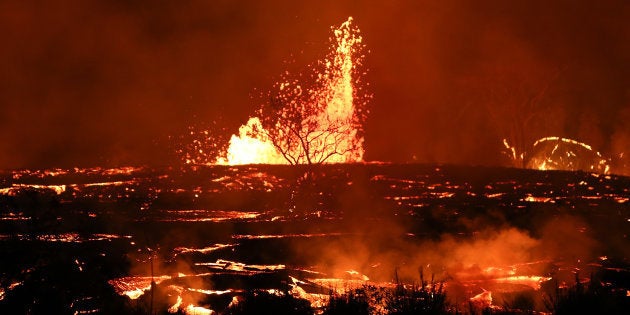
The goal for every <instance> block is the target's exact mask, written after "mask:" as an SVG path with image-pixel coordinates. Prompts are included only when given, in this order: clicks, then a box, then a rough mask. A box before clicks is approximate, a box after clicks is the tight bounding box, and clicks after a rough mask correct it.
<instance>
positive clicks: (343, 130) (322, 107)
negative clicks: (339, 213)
mask: <svg viewBox="0 0 630 315" xmlns="http://www.w3.org/2000/svg"><path fill="white" fill-rule="evenodd" d="M351 21H352V20H351V19H349V20H348V21H347V22H345V23H343V24H342V26H341V27H340V28H337V29H334V36H333V37H332V38H331V41H332V42H333V46H332V48H333V49H332V50H331V52H330V53H329V55H328V56H327V57H326V58H325V59H323V60H321V61H320V62H318V63H317V64H315V65H314V66H311V67H310V70H311V72H310V73H308V74H307V75H305V76H303V75H299V76H298V77H297V78H295V79H286V78H285V79H284V80H281V82H280V83H277V84H276V85H275V86H274V89H273V90H274V91H275V92H272V93H270V94H269V95H267V100H266V101H265V102H263V105H262V106H261V108H260V109H259V112H258V117H260V122H261V126H262V129H263V130H259V131H258V132H263V133H264V136H265V137H266V138H267V139H269V140H270V141H271V143H273V145H274V147H275V148H276V149H277V151H278V152H279V153H280V154H281V155H282V156H283V157H284V158H285V159H286V160H287V161H288V162H289V163H290V164H321V163H325V162H355V161H360V160H361V159H362V157H363V135H362V132H363V123H364V121H365V119H366V117H367V111H366V110H365V106H366V104H367V101H368V100H369V99H370V95H368V94H367V93H365V92H364V91H363V89H362V85H363V84H362V81H361V80H362V77H363V76H364V75H365V72H361V71H362V70H361V62H362V59H363V55H362V54H361V51H362V49H363V45H362V44H361V37H360V36H359V35H358V30H357V29H356V28H353V27H352V25H351ZM287 75H288V74H287Z"/></svg>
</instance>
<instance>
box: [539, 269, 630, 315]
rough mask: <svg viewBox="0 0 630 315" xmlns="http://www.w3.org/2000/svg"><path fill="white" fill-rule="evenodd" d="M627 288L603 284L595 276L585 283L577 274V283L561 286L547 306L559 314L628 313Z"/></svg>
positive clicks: (550, 296) (629, 305)
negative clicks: (621, 288)
mask: <svg viewBox="0 0 630 315" xmlns="http://www.w3.org/2000/svg"><path fill="white" fill-rule="evenodd" d="M627 294H628V293H627V292H626V290H619V289H615V288H613V287H610V286H605V285H603V284H602V283H601V282H600V281H599V280H598V279H597V277H595V276H591V279H590V281H589V282H588V283H583V282H582V281H581V280H580V278H579V274H578V273H576V274H575V285H573V286H571V287H569V288H560V287H558V286H557V285H556V292H555V294H553V295H549V297H548V299H547V301H546V306H547V308H548V309H549V310H550V311H552V312H553V313H554V314H557V315H564V314H627V312H628V310H630V297H628V295H627Z"/></svg>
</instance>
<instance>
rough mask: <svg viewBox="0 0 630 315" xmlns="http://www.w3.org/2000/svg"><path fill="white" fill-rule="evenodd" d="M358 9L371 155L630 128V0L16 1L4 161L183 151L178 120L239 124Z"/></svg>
mask: <svg viewBox="0 0 630 315" xmlns="http://www.w3.org/2000/svg"><path fill="white" fill-rule="evenodd" d="M348 16H353V17H354V20H355V23H356V25H357V26H358V27H359V28H360V29H361V31H362V33H363V38H364V42H365V44H366V45H367V48H368V50H370V53H369V54H368V56H367V58H366V62H365V63H366V67H367V68H368V69H369V72H368V78H367V81H369V82H370V87H369V88H368V90H370V91H371V92H372V93H373V95H374V98H373V100H372V102H371V103H370V105H369V108H370V110H371V115H370V117H369V118H368V121H367V123H366V126H365V129H366V133H365V149H366V155H365V158H366V159H367V160H379V161H395V162H411V161H417V162H441V163H462V164H493V165H502V164H504V163H505V161H504V160H503V157H502V155H501V153H500V152H501V148H502V142H501V141H502V139H503V138H507V139H509V140H510V141H511V143H513V144H515V145H521V146H526V145H528V144H531V143H532V142H533V141H534V140H535V139H537V138H540V137H543V136H552V135H553V136H561V137H567V138H574V139H577V140H579V141H582V142H586V143H589V144H591V145H592V146H593V147H594V148H596V149H598V150H600V151H602V152H603V153H607V154H609V155H612V154H618V153H621V152H624V150H626V148H627V146H628V144H629V143H630V125H628V124H627V123H626V121H627V120H628V118H630V109H629V106H630V79H628V78H629V74H630V60H629V58H630V24H629V23H628V22H627V21H629V20H630V4H628V2H627V1H622V0H619V1H580V2H579V3H577V2H576V1H553V2H551V3H550V2H549V1H380V2H376V1H305V2H295V1H264V2H263V1H177V2H172V1H151V2H145V3H143V2H131V3H129V2H127V1H91V2H87V1H78V0H77V1H63V2H56V1H55V2H30V1H3V2H2V3H0V30H1V33H2V34H3V42H4V43H3V48H2V49H0V69H1V70H0V80H1V81H0V82H1V84H0V106H1V107H0V168H3V169H5V168H16V167H50V166H62V167H63V166H81V165H86V166H90V165H130V164H162V165H163V164H170V163H173V162H175V157H174V156H173V152H172V151H173V150H172V147H171V146H170V145H169V140H168V138H169V136H171V137H172V136H176V135H178V134H181V133H185V132H186V130H187V127H188V126H190V125H203V124H208V125H211V124H212V123H213V122H214V123H215V124H216V125H218V126H219V128H226V129H227V130H233V132H234V133H235V132H237V129H238V126H239V125H240V124H242V123H244V122H245V121H246V120H247V118H248V117H249V115H251V114H252V113H253V111H254V109H255V108H257V107H258V104H256V103H255V101H254V99H255V98H253V97H252V95H253V94H255V93H256V91H260V90H263V91H264V90H267V89H269V88H270V87H271V86H272V84H273V82H274V81H275V80H276V79H278V77H279V75H280V74H281V73H282V72H283V71H285V70H291V71H298V70H299V69H300V68H301V67H304V66H305V65H307V64H308V63H311V62H313V61H314V60H316V59H317V58H318V57H321V56H323V53H325V50H326V48H327V45H328V37H329V36H330V35H331V34H330V26H333V25H339V24H340V23H342V22H343V21H345V20H346V19H347V17H348Z"/></svg>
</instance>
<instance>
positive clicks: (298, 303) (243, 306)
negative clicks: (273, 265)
mask: <svg viewBox="0 0 630 315" xmlns="http://www.w3.org/2000/svg"><path fill="white" fill-rule="evenodd" d="M224 314H225V315H250V314H251V315H276V314H286V315H310V314H313V309H312V308H311V304H310V303H309V302H308V301H307V300H304V299H300V298H296V297H294V296H293V295H291V294H290V293H288V292H284V293H283V294H280V295H277V294H272V293H270V292H267V291H262V290H255V291H248V292H246V293H245V294H244V295H243V296H242V299H240V300H239V302H238V303H235V304H234V305H231V306H230V307H229V308H228V309H227V310H226V311H225V313H224Z"/></svg>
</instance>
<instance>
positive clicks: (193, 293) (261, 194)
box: [0, 4, 630, 314]
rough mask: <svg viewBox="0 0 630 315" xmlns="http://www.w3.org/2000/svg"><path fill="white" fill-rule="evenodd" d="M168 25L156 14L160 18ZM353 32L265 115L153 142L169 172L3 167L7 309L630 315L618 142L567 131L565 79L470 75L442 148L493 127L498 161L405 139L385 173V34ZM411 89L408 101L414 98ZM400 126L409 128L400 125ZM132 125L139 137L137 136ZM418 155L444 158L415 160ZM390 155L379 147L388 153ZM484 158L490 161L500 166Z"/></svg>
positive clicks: (353, 23)
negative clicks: (372, 41) (381, 105)
mask: <svg viewBox="0 0 630 315" xmlns="http://www.w3.org/2000/svg"><path fill="white" fill-rule="evenodd" d="M461 5H462V6H463V7H465V5H463V4H461ZM228 7H229V6H228ZM213 8H215V7H213ZM13 9H15V10H18V11H19V9H20V8H17V7H16V8H13ZM127 9H130V8H127ZM171 9H172V8H171ZM215 9H217V8H215ZM221 9H225V8H221ZM389 9H391V8H388V10H389ZM116 10H118V9H116ZM134 10H137V11H134ZM155 10H156V11H155V12H153V11H152V12H149V13H143V14H148V15H149V16H152V15H153V14H157V13H156V12H162V11H159V10H158V9H155ZM191 10H192V9H191ZM217 10H219V9H217ZM226 10H227V9H226ZM441 10H446V11H447V12H450V11H449V10H450V9H444V8H441V9H439V10H437V11H440V12H441ZM0 11H1V10H0ZM5 11H6V10H5ZM79 11H81V10H79ZM132 11H133V12H144V11H143V10H140V9H138V8H133V9H132ZM193 11H194V10H193ZM228 11H229V10H228ZM237 11H238V10H237ZM237 11H235V12H237ZM341 11H343V10H341ZM464 11H465V10H464ZM163 12H167V10H165V11H163ZM186 12H187V14H192V11H186ZM230 12H232V11H230ZM628 12H630V11H628ZM232 13H234V12H232ZM451 13H452V12H451ZM204 14H208V13H204ZM379 14H380V12H379ZM237 15H238V14H237ZM165 16H170V17H176V16H177V14H175V13H168V14H165ZM183 16H185V17H186V18H188V17H189V15H183ZM202 16H204V15H203V14H202ZM274 16H275V15H274ZM376 16H378V17H380V15H378V14H377V15H376ZM230 17H231V18H235V17H234V16H233V15H230ZM461 17H462V18H464V17H467V15H466V14H461ZM118 18H120V17H118ZM335 18H337V16H335ZM427 18H428V17H427ZM344 19H345V20H344ZM344 19H341V20H336V21H335V22H334V24H333V26H331V27H330V29H329V33H328V37H329V40H328V42H327V43H326V44H324V45H323V46H326V48H325V49H324V51H323V52H322V51H320V50H321V49H319V48H317V49H316V48H315V46H317V45H314V46H313V47H311V48H313V50H315V51H316V52H319V53H320V54H315V55H316V56H315V57H314V58H313V59H312V60H315V61H314V62H313V61H312V60H310V61H309V63H308V65H307V66H305V67H299V66H297V67H296V66H293V65H290V64H288V65H286V66H287V70H284V71H281V72H280V73H281V75H280V76H279V78H278V77H274V82H275V83H272V84H271V87H270V88H269V90H268V91H265V92H260V91H261V90H256V93H254V94H255V95H254V96H251V97H250V101H253V102H254V104H253V105H254V109H251V108H250V109H249V111H237V112H238V114H239V115H240V118H238V119H237V120H238V121H239V122H238V123H235V124H232V125H230V124H226V123H225V122H223V121H222V120H221V119H220V118H219V117H218V115H217V116H216V117H214V118H213V119H208V120H204V121H202V122H199V121H198V119H195V120H196V121H194V122H192V123H190V124H189V125H187V126H184V128H181V129H180V130H179V133H178V132H176V130H175V129H168V128H170V127H169V126H168V124H163V125H160V127H162V126H163V127H164V128H166V129H168V130H167V131H168V133H169V134H168V136H167V137H165V139H166V140H164V139H160V140H155V139H148V140H147V141H148V142H151V141H154V142H153V144H154V145H156V146H158V147H159V150H164V151H169V153H168V154H164V155H163V156H169V158H168V159H164V160H161V161H160V162H161V163H141V162H140V163H133V162H129V161H133V160H134V159H133V158H131V157H127V159H126V158H125V157H124V152H127V151H126V150H125V149H124V148H125V147H126V148H129V152H134V151H133V150H134V149H130V147H131V146H133V145H131V146H129V144H128V145H127V146H125V144H122V145H121V147H117V149H116V151H117V152H119V153H120V152H123V153H120V154H121V156H123V157H119V156H117V157H116V159H115V160H110V159H106V160H99V162H96V163H92V165H98V166H85V164H86V163H83V162H82V163H77V164H76V165H77V166H67V165H65V164H64V163H56V162H54V158H55V156H58V155H56V154H59V155H63V154H61V153H58V152H62V151H63V149H62V148H61V147H53V149H50V151H47V154H48V155H49V156H50V157H51V159H53V160H52V161H53V162H51V163H52V164H48V163H47V162H41V163H42V164H37V165H38V167H30V165H31V164H28V163H26V162H24V163H25V164H23V165H22V164H19V163H18V164H10V163H7V164H6V165H8V166H7V167H5V168H4V170H0V254H1V257H2V259H0V313H2V314H5V313H7V314H96V313H99V314H101V313H102V314H578V313H589V314H595V313H597V314H622V313H624V312H627V310H628V309H630V240H629V236H628V232H629V231H630V211H629V210H630V208H629V205H630V177H627V176H626V175H627V174H628V171H627V170H628V168H627V167H626V164H625V163H626V162H625V157H624V153H623V150H624V149H625V144H626V142H625V140H624V139H630V138H625V137H624V136H623V131H624V130H625V129H624V128H625V126H624V125H623V124H617V125H615V126H610V127H609V128H603V129H606V130H608V132H609V134H611V135H613V136H615V137H614V139H613V140H610V141H597V140H598V139H600V140H601V138H602V137H595V136H591V134H592V133H588V132H586V133H585V132H583V131H582V129H580V130H579V131H574V130H573V131H572V129H571V128H575V127H573V125H574V124H569V125H570V127H566V128H565V129H562V128H559V127H557V126H558V125H559V122H560V121H561V120H562V119H565V117H567V118H566V121H569V122H570V121H571V118H570V116H571V115H574V114H573V113H570V114H566V113H560V112H559V111H556V110H557V108H556V107H553V108H551V109H550V108H548V105H549V104H551V103H553V102H550V101H549V100H551V99H552V100H554V101H555V100H556V99H554V96H553V95H552V94H553V93H557V90H558V88H556V89H555V92H554V87H553V86H554V85H556V84H559V83H557V82H559V81H561V79H559V78H560V77H561V76H562V73H563V71H567V70H564V68H563V67H560V68H559V69H560V70H558V71H551V73H552V75H548V73H547V72H545V71H542V72H544V75H543V77H544V80H539V81H535V80H531V78H532V77H523V81H521V82H517V83H518V84H516V85H518V86H517V87H516V86H515V87H513V86H510V85H509V83H508V82H512V83H513V82H516V81H519V80H520V79H521V78H520V77H519V76H520V75H522V73H512V71H515V72H518V70H517V69H516V68H517V67H519V66H517V65H512V64H510V63H508V64H510V65H511V66H513V67H514V69H512V68H511V67H507V68H502V67H500V66H497V67H496V68H494V67H489V69H486V70H487V73H489V74H490V76H489V77H490V78H491V80H490V81H487V80H486V79H487V78H472V79H471V76H470V75H469V74H463V73H462V74H461V76H457V80H453V81H452V87H451V88H452V89H453V90H459V91H460V92H455V91H453V92H452V93H454V95H455V94H457V93H464V94H465V95H466V97H465V98H461V99H460V100H465V101H463V102H462V104H463V105H461V108H460V112H459V113H457V115H448V114H449V113H447V112H442V114H445V113H446V114H447V116H449V119H450V121H451V122H450V123H449V124H450V125H449V126H450V127H453V128H451V129H453V130H450V129H448V130H447V129H445V130H440V132H439V133H436V135H435V138H436V139H448V137H449V136H448V135H450V134H452V133H457V132H461V133H464V134H465V133H467V132H472V130H475V129H478V128H480V127H479V126H481V124H484V126H485V127H483V128H482V130H481V131H477V132H478V133H476V134H475V137H478V136H480V135H483V134H484V133H485V132H487V133H490V134H491V136H489V138H490V139H491V140H489V141H488V142H487V143H485V144H484V143H481V142H479V143H477V142H476V141H468V142H464V141H462V142H460V145H459V146H458V145H457V144H452V145H454V146H458V148H457V150H456V151H457V153H456V154H455V155H454V156H456V157H453V158H439V156H440V155H441V154H442V153H441V152H442V150H444V144H443V142H440V141H439V140H425V141H422V140H417V139H415V138H414V137H413V136H412V135H405V134H404V133H400V134H390V135H389V136H388V139H391V141H392V143H396V141H397V140H395V139H394V138H401V141H407V145H408V147H409V148H405V149H391V150H393V152H392V155H393V156H396V157H395V158H392V159H390V160H391V161H392V162H382V161H375V160H373V159H370V157H374V156H378V154H373V155H370V150H371V148H376V147H378V146H379V145H378V144H376V143H378V142H370V138H369V137H370V135H371V134H374V132H373V130H375V129H372V133H370V129H369V128H368V125H369V123H370V122H371V121H373V120H372V118H371V117H373V115H374V111H377V112H379V113H384V111H382V109H381V111H379V110H377V108H376V107H375V105H374V104H373V103H374V102H376V101H377V99H378V98H379V97H386V96H387V95H384V96H379V94H378V93H377V92H378V91H381V92H382V91H383V89H382V88H381V89H378V88H377V89H376V90H373V89H372V88H371V87H370V84H368V81H372V80H373V79H374V77H370V72H368V69H367V64H368V60H369V57H370V56H371V54H377V53H378V52H371V51H370V50H368V44H367V43H368V42H369V39H368V38H369V37H370V36H371V34H369V33H363V32H362V31H361V30H359V26H361V25H362V23H361V20H360V19H359V18H357V19H355V18H353V17H347V15H345V16H344ZM18 20H20V18H16V19H15V20H11V21H18ZM114 20H115V21H116V23H121V25H123V26H124V25H127V24H125V23H128V22H126V21H127V20H125V19H121V20H118V19H112V21H114ZM201 20H202V21H206V17H203V18H201ZM317 21H319V20H317ZM179 22H180V23H183V24H186V23H184V22H182V21H179ZM250 22H251V21H250ZM7 23H9V22H7ZM10 23H13V22H10ZM15 23H18V22H15ZM116 23H113V24H112V25H113V26H112V27H113V28H115V27H118V25H117V24H116ZM156 23H157V24H156V25H161V23H162V22H156ZM223 23H224V24H226V25H231V24H230V23H229V22H223ZM193 24H194V25H195V26H197V24H195V23H193ZM200 25H204V26H203V27H207V25H205V24H203V23H201V24H200ZM528 25H529V24H528ZM154 26H155V25H154ZM403 26H405V25H403ZM403 26H401V29H403V30H401V31H400V32H403V31H404V27H403ZM406 27H411V26H410V25H406ZM515 28H516V27H515ZM151 30H152V31H151V32H155V34H157V35H155V34H154V35H155V38H161V37H160V36H166V37H168V36H169V35H168V34H169V31H167V30H166V29H161V28H160V27H156V28H155V29H151ZM152 34H153V33H152ZM629 34H630V33H629ZM364 36H365V38H364ZM488 36H489V40H490V41H493V40H495V39H496V38H494V37H493V36H499V37H501V36H502V35H497V34H495V33H491V34H490V35H488ZM151 38H153V37H151ZM177 38H178V39H179V40H181V42H186V40H192V39H189V38H186V39H183V38H184V37H177ZM232 40H234V41H236V40H237V39H232ZM123 41H124V40H121V42H119V43H118V44H120V45H121V47H127V46H125V45H130V44H129V43H123ZM173 45H179V44H173ZM182 45H184V46H186V45H185V44H182ZM317 47H319V46H317ZM380 47H381V48H384V47H383V46H380ZM303 54H308V52H307V53H303ZM516 55H518V54H515V55H510V56H516ZM147 56H150V54H147ZM147 58H150V57H147ZM296 58H297V57H296ZM456 59H457V58H456ZM182 62H184V63H185V62H186V61H182ZM391 62H392V63H395V62H396V61H395V60H391ZM480 64H483V63H480ZM380 66H381V67H382V65H380ZM442 66H444V67H446V68H448V65H447V63H446V62H444V63H443V64H442ZM624 66H627V65H624ZM484 67H485V66H484ZM234 68H235V69H236V68H237V66H236V65H234ZM552 68H553V67H552ZM506 69H507V70H506ZM145 70H146V69H145ZM231 70H232V69H230V71H231ZM217 71H218V70H217ZM484 71H485V70H484ZM497 71H498V72H497ZM243 73H245V72H243ZM497 73H498V75H496V76H495V74H497ZM224 75H225V74H224ZM506 75H507V76H508V77H516V78H517V79H515V80H516V81H509V80H507V79H505V78H504V76H506ZM228 76H229V75H225V77H228ZM436 77H437V76H436ZM533 77H536V76H535V75H534V76H533ZM400 79H401V80H400V82H399V83H396V85H397V87H398V85H400V86H403V85H405V84H408V83H407V82H404V80H402V77H401V78H400ZM407 79H409V78H408V77H407ZM221 80H223V78H222V79H221ZM383 80H385V81H386V80H391V79H390V78H387V79H383V78H381V81H383ZM418 80H420V81H422V80H421V79H418ZM436 80H438V79H437V78H436ZM501 80H503V81H501ZM219 81H220V80H219ZM219 81H217V82H219ZM394 81H395V80H394ZM169 82H170V81H169ZM188 82H190V81H188ZM237 82H239V81H238V80H237ZM427 82H428V81H427ZM427 82H425V83H427ZM215 83H216V82H215ZM504 83H505V84H504ZM16 84H17V83H16ZM427 84H428V83H427ZM563 84H565V83H563ZM147 86H149V85H147ZM86 89H87V90H89V88H86ZM421 92H422V93H428V92H427V91H426V90H424V91H421ZM450 92H451V91H450V90H449V93H450ZM486 92H487V93H486ZM391 93H394V94H396V92H391ZM401 93H402V92H401ZM435 93H437V92H435ZM428 94H430V93H428ZM447 94H448V93H447ZM451 96H452V95H450V94H449V96H448V97H444V99H446V100H449V101H451ZM431 98H432V97H429V96H427V99H431ZM438 98H439V97H435V99H438ZM190 99H192V96H191V97H190ZM395 99H396V98H395V97H394V96H392V100H395ZM440 99H441V98H440ZM474 99H476V100H481V102H482V104H483V106H486V109H488V111H487V113H488V114H487V115H485V114H480V110H479V107H474V106H475V105H477V103H474V102H473V101H469V100H474ZM515 100H516V101H515ZM497 103H505V104H507V105H505V106H498V105H496V104H497ZM249 105H252V104H251V103H250V104H249ZM395 105H397V104H390V105H389V106H390V107H394V106H395ZM411 108H412V107H408V109H411ZM471 108H473V109H471ZM156 111H157V109H156ZM392 111H394V109H393V108H392ZM431 111H432V112H433V113H437V112H440V111H447V110H445V109H431ZM149 112H150V111H149ZM618 112H619V113H621V114H620V115H622V114H623V113H624V112H626V111H624V110H619V111H618ZM385 113H386V111H385ZM450 114H453V113H450ZM150 115H152V114H147V117H151V116H150ZM153 115H158V114H153ZM462 117H465V118H466V119H464V118H462ZM580 117H581V118H579V119H581V120H580V121H581V122H582V120H584V119H587V118H584V117H582V116H580ZM378 118H380V119H385V118H384V117H378ZM34 119H35V118H34ZM423 119H424V120H422V121H423V122H424V123H425V124H426V125H430V124H431V122H430V121H429V120H430V119H431V118H423ZM488 119H490V120H488ZM158 120H159V119H158ZM404 121H405V120H404V119H402V120H401V122H404ZM472 121H478V122H477V123H479V124H480V125H477V124H473V125H469V124H471V122H472ZM486 121H491V122H492V123H489V124H485V123H484V122H486ZM584 121H586V120H584ZM239 124H240V127H238V125H239ZM583 125H584V126H593V125H596V124H595V123H593V124H590V123H586V122H585V123H584V124H583ZM228 126H229V127H228ZM386 127H387V128H386V129H384V130H382V131H383V132H385V133H389V132H392V133H393V132H394V131H396V130H400V129H399V128H400V127H398V126H397V123H391V121H390V123H389V124H387V125H386ZM459 127H461V128H462V129H461V130H460V129H459ZM613 127H614V128H613ZM33 128H37V126H36V125H35V124H33ZM86 128H87V127H86ZM405 128H408V126H407V127H405ZM418 128H429V127H418ZM578 128H579V127H578ZM132 129H133V128H127V131H128V134H124V135H125V137H126V136H128V137H129V138H134V137H135V136H137V135H134V131H133V130H132ZM42 130H43V129H42ZM60 130H63V129H62V128H60ZM86 130H90V129H89V128H87V129H86ZM182 130H184V131H182ZM586 130H590V129H586ZM99 132H100V131H99ZM601 133H603V131H602V132H601ZM99 134H100V133H99ZM585 135H586V136H585ZM16 137H17V135H16ZM76 137H78V138H76V139H81V136H78V135H77V136H76ZM463 137H464V138H462V139H476V138H474V137H472V136H471V138H465V136H463ZM158 138H159V137H158ZM574 138H575V139H580V140H583V141H585V142H582V141H578V140H575V139H574ZM591 140H592V141H594V142H593V143H591V142H590V141H591ZM77 141H79V140H77ZM121 141H122V142H121V143H124V140H121ZM163 141H166V142H167V144H164V142H163ZM432 141H435V142H432ZM44 142H45V141H44ZM79 142H80V141H79ZM103 143H107V142H103ZM129 143H132V142H129ZM370 143H371V146H370ZM414 143H415V144H417V143H425V144H427V145H426V147H425V148H423V150H424V151H433V152H434V153H432V154H434V155H432V154H428V153H423V154H425V156H424V158H422V157H420V158H419V157H418V155H417V154H418V152H419V151H415V150H416V149H411V148H410V147H413V146H414V145H412V144H414ZM591 144H592V145H591ZM3 145H4V144H3ZM9 146H10V145H9ZM25 146H26V145H25ZM388 146H390V144H382V143H381V154H382V152H385V151H387V149H385V150H383V149H382V148H387V147H388ZM87 147H89V146H86V148H87ZM471 147H472V149H471ZM29 148H30V147H29ZM121 148H122V149H121ZM488 148H492V150H487V149H488ZM431 149H433V150H431ZM33 150H34V149H33ZM118 150H119V151H118ZM138 150H140V151H142V150H143V149H138ZM407 150H410V151H407ZM600 150H601V151H600ZM25 151H28V150H26V149H25ZM70 151H71V150H70ZM482 151H491V153H486V154H488V155H480V156H482V157H483V158H481V160H484V162H483V163H480V162H478V161H477V162H475V161H473V160H471V162H470V163H462V162H461V160H459V158H464V157H465V155H467V154H471V152H473V153H474V152H482ZM138 152H139V151H138ZM151 152H152V151H150V150H149V151H148V153H147V152H143V153H146V154H147V155H152V154H151ZM401 152H404V154H403V153H401ZM18 153H19V152H18ZM18 153H16V154H18ZM460 153H461V155H462V157H459V156H458V155H459V154H460ZM24 154H25V155H24V156H25V158H24V159H25V161H26V160H29V159H28V158H26V156H28V155H27V154H26V153H24ZM86 154H87V153H86ZM405 154H410V155H412V156H409V157H407V158H403V155H405ZM427 154H428V155H427ZM473 155H474V154H473ZM429 156H433V157H437V158H429ZM488 156H493V158H491V159H494V160H491V161H490V162H488V163H485V162H486V161H487V160H488V159H486V158H485V157H488ZM501 158H503V160H501ZM506 158H507V159H506ZM38 159H40V157H37V158H32V159H31V160H30V161H37V160H38ZM41 159H44V160H45V157H41ZM70 160H71V161H72V159H70ZM166 160H168V161H169V162H168V163H164V161H166ZM382 160H385V161H389V160H388V159H382ZM81 161H84V160H81ZM121 161H123V162H122V163H121ZM87 164H90V163H87ZM54 165H62V166H54ZM120 165H132V166H120Z"/></svg>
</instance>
